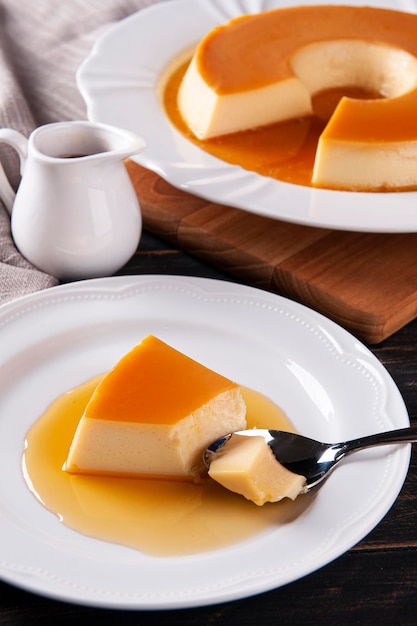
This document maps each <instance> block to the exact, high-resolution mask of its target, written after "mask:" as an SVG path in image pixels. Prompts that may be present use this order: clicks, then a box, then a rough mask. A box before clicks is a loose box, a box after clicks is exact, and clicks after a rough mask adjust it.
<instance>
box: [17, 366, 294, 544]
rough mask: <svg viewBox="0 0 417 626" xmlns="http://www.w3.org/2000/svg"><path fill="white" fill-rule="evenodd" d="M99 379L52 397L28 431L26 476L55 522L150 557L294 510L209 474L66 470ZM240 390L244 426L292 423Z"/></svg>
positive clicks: (233, 538)
mask: <svg viewBox="0 0 417 626" xmlns="http://www.w3.org/2000/svg"><path fill="white" fill-rule="evenodd" d="M99 380H100V377H98V378H95V379H93V380H90V381H88V382H86V383H84V384H83V385H81V386H80V387H76V388H75V389H73V390H71V391H68V392H67V393H65V394H63V395H62V396H60V397H59V398H57V399H56V400H55V401H54V402H53V403H52V404H51V405H50V406H49V407H48V409H47V410H46V412H45V413H44V414H43V415H42V416H41V417H40V418H39V419H38V420H37V421H36V422H35V424H34V425H33V426H32V427H31V428H30V430H29V432H28V433H27V437H26V442H25V451H24V455H23V471H24V475H25V478H26V481H27V483H28V485H29V488H30V489H31V491H32V492H33V493H34V495H35V496H36V497H37V498H38V500H39V501H40V502H41V503H42V504H43V506H44V507H45V508H47V509H48V510H49V511H51V512H52V513H54V514H55V515H56V516H57V517H58V519H59V520H60V521H61V522H62V523H64V524H65V525H67V526H68V527H70V528H72V529H74V530H76V531H78V532H80V533H82V534H84V535H88V536H90V537H94V538H96V539H101V540H104V541H108V542H112V543H116V544H122V545H125V546H128V547H130V548H134V549H137V550H140V551H141V552H144V553H147V554H149V555H152V556H178V555H189V554H195V553H198V552H203V551H207V550H213V549H217V548H221V547H223V546H227V545H231V544H233V543H236V542H239V541H242V540H244V539H245V538H247V537H250V536H253V535H254V534H256V533H258V532H261V531H262V530H264V529H266V528H268V527H271V526H273V525H277V524H281V523H285V522H286V521H288V520H289V519H291V518H292V517H293V516H294V510H295V509H294V504H295V503H293V502H286V501H283V502H280V503H279V504H269V505H264V506H263V507H257V506H256V505H255V504H253V503H252V502H248V501H247V500H245V499H244V498H243V497H242V496H239V495H236V494H233V493H231V492H229V491H227V490H226V489H224V488H223V487H221V486H220V485H218V484H217V483H215V482H214V481H212V480H211V479H207V480H206V481H204V482H203V483H201V484H199V485H194V484H189V483H182V482H177V481H163V480H147V479H139V478H138V479H135V478H115V477H108V476H87V475H74V474H69V473H66V472H65V471H64V470H63V469H62V467H63V465H64V463H65V460H66V458H67V454H68V450H69V447H70V444H71V441H72V438H73V435H74V432H75V429H76V427H77V424H78V422H79V420H80V418H81V415H82V413H83V411H84V408H85V406H86V404H87V402H88V400H89V399H90V396H91V394H92V392H93V390H94V389H95V387H96V386H97V383H98V381H99ZM242 393H243V395H244V398H245V401H246V404H247V409H248V413H247V421H248V426H249V427H253V426H258V427H262V428H277V429H286V430H292V431H293V430H294V428H293V427H292V425H291V423H290V422H289V420H288V418H287V417H286V416H285V414H284V413H283V412H282V410H281V409H280V408H279V407H277V406H276V405H275V404H273V403H272V402H271V401H270V400H269V399H267V398H265V397H264V396H262V395H260V394H258V393H256V392H254V391H251V390H249V389H245V388H243V389H242ZM256 416H259V417H256ZM261 416H262V417H261ZM296 508H297V507H296Z"/></svg>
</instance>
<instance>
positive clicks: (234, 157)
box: [163, 61, 381, 186]
mask: <svg viewBox="0 0 417 626" xmlns="http://www.w3.org/2000/svg"><path fill="white" fill-rule="evenodd" d="M188 63H189V61H187V62H186V63H183V64H182V65H180V67H179V68H177V69H176V70H174V71H173V72H172V73H171V75H170V76H169V77H168V79H167V81H166V83H165V87H164V89H163V102H164V107H165V110H166V113H167V115H168V117H169V119H170V120H171V122H172V123H173V124H174V126H175V127H176V128H177V129H178V130H179V131H180V132H181V133H182V134H183V135H184V136H185V137H186V138H187V139H188V140H189V141H191V142H193V143H194V144H196V145H197V146H199V147H200V148H201V149H202V150H205V151H206V152H209V153H210V154H212V155H213V156H216V157H218V158H219V159H222V160H223V161H226V162H227V163H231V164H233V165H240V166H242V167H243V168H245V169H247V170H250V171H253V172H256V173H258V174H262V175H263V176H269V177H271V178H275V179H277V180H281V181H283V182H287V183H293V184H297V185H303V186H311V176H312V172H313V165H314V158H315V155H316V149H317V142H318V140H319V137H320V135H321V133H322V132H323V130H324V128H325V126H326V124H327V122H328V120H329V119H330V117H331V115H332V113H333V111H334V109H335V107H336V105H337V103H338V102H339V100H340V98H341V97H342V96H349V97H351V98H357V99H361V98H362V99H364V98H367V99H371V98H380V97H381V95H380V94H379V93H374V92H369V91H366V90H364V89H361V88H358V87H343V88H334V89H328V90H325V91H322V92H320V93H318V94H317V95H316V96H314V97H313V110H314V115H312V116H308V117H301V118H297V119H293V120H289V121H287V122H280V123H278V124H271V125H268V126H264V127H262V128H257V129H253V130H248V131H242V132H239V133H233V134H230V135H223V136H221V137H216V138H213V139H205V140H202V141H201V140H199V139H197V138H196V137H195V136H194V135H193V133H192V132H191V131H190V130H189V128H188V127H187V125H186V124H185V122H184V120H183V119H182V117H181V114H180V112H179V110H178V106H177V95H178V89H179V86H180V84H181V81H182V78H183V76H184V74H185V71H186V69H187V66H188Z"/></svg>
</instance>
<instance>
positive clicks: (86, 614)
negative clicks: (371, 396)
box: [0, 233, 417, 626]
mask: <svg viewBox="0 0 417 626" xmlns="http://www.w3.org/2000/svg"><path fill="white" fill-rule="evenodd" d="M120 274H182V275H192V276H205V277H209V278H223V279H224V278H226V279H231V278H230V277H228V276H225V275H224V274H221V273H220V272H218V271H216V270H215V269H213V268H211V267H209V266H207V265H205V264H203V263H201V262H200V261H198V260H197V259H195V258H192V257H190V256H189V255H187V254H184V253H182V252H181V251H179V250H175V249H172V248H171V247H170V246H168V245H166V244H164V243H163V242H161V241H159V240H157V239H155V238H154V237H152V236H151V235H149V234H147V233H144V235H143V237H142V241H141V244H140V247H139V250H138V252H137V254H136V255H135V257H134V258H133V259H132V260H131V262H130V263H129V264H128V265H127V266H126V267H125V268H124V269H123V271H121V272H120ZM370 348H371V350H372V352H374V353H375V354H376V355H377V357H378V358H379V359H380V360H381V361H382V363H383V364H384V365H385V367H386V368H387V370H388V371H389V372H390V373H391V375H392V377H393V378H394V380H395V382H396V383H397V385H398V387H399V389H400V391H401V393H402V394H403V397H404V399H405V402H406V405H407V407H408V410H409V413H410V418H411V420H412V422H415V423H417V421H416V420H417V320H416V321H414V322H411V323H410V324H409V325H408V326H406V327H405V328H403V329H402V330H400V331H399V332H397V333H396V334H395V335H393V336H392V337H391V338H389V339H387V340H386V341H384V342H383V343H382V344H380V345H378V346H371V347H370ZM416 481H417V461H416V455H414V456H413V458H412V461H411V466H410V471H409V474H408V477H407V480H406V482H405V485H404V487H403V489H402V492H401V494H400V496H399V498H398V499H397V501H396V503H395V504H394V506H393V507H392V509H391V511H390V512H389V513H388V515H387V516H386V517H385V518H384V520H383V521H382V522H381V523H380V524H379V526H378V527H377V528H375V529H374V530H373V532H372V533H370V535H368V536H367V537H366V538H365V539H364V540H363V541H361V542H360V543H359V544H358V545H356V546H355V547H354V548H353V549H351V550H350V551H349V552H348V553H347V554H345V555H343V556H342V557H340V558H339V559H337V560H336V561H334V562H333V563H331V564H329V565H327V566H326V567H324V568H322V569H321V570H319V571H317V572H315V573H314V574H312V575H310V576H308V577H306V578H304V579H302V580H299V581H297V582H295V583H292V584H290V585H288V586H286V587H282V588H280V589H276V590H274V591H270V592H268V593H265V594H262V595H259V596H255V597H252V598H248V599H245V600H240V601H236V602H230V603H227V604H220V605H215V606H209V607H203V608H198V609H187V610H178V611H162V612H148V611H143V612H142V611H112V610H104V609H95V608H88V607H82V606H77V605H72V604H66V603H61V602H57V601H53V600H49V599H47V598H43V597H38V596H36V595H33V594H31V593H28V592H26V591H22V590H20V589H17V588H14V587H12V586H10V585H7V584H2V583H0V594H1V600H0V624H1V626H6V625H7V626H9V625H10V626H18V625H25V626H36V625H38V624H39V625H40V624H42V625H45V626H47V625H49V624H60V626H65V625H66V624H76V623H79V624H86V623H88V621H90V620H93V622H94V624H97V626H102V625H103V624H115V625H117V626H123V625H125V624H126V625H127V624H129V625H138V626H148V625H155V626H156V625H158V626H165V625H167V626H168V625H169V626H173V625H180V624H181V626H189V625H195V626H197V625H198V626H201V625H204V626H205V625H209V624H216V625H223V624H224V625H230V624H232V625H238V624H239V626H249V625H250V626H253V625H258V624H259V625H271V626H275V625H278V624H282V625H284V626H287V625H290V626H292V625H297V624H303V626H308V625H310V624H315V625H317V626H318V625H320V626H326V625H333V624H335V625H337V624H341V625H342V626H344V625H347V624H355V625H356V626H372V625H373V624H378V625H381V624H387V625H388V624H389V625H390V626H391V625H392V624H401V626H406V625H413V626H414V625H415V624H417V488H416ZM0 545H1V538H0ZM0 558H1V554H0Z"/></svg>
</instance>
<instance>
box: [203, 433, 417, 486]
mask: <svg viewBox="0 0 417 626" xmlns="http://www.w3.org/2000/svg"><path fill="white" fill-rule="evenodd" d="M234 434H237V435H247V436H260V435H261V436H262V437H264V438H265V441H266V442H267V444H268V445H269V446H270V448H271V449H272V452H273V453H274V455H275V458H276V459H277V460H278V461H279V462H280V463H281V465H283V466H284V467H286V468H287V469H289V470H290V471H291V472H294V474H300V475H301V476H305V478H306V491H309V490H310V489H312V488H313V487H315V486H316V485H318V484H319V483H321V482H322V481H323V480H324V479H325V478H327V476H328V474H329V472H330V471H331V470H332V469H334V467H335V466H336V465H337V464H338V463H339V462H340V461H341V460H342V459H343V458H344V457H345V456H347V455H348V454H351V453H352V452H356V451H357V450H362V449H364V448H371V447H374V446H382V445H388V444H392V443H412V442H417V427H411V428H401V429H399V430H391V431H388V432H383V433H377V434H375V435H369V436H367V437H359V438H358V439H352V440H350V441H342V442H340V443H322V442H320V441H315V440H314V439H309V438H308V437H303V436H302V435H296V434H294V433H287V432H284V431H282V430H266V429H264V428H252V429H251V430H241V431H238V432H236V433H229V434H227V435H224V436H223V437H221V438H220V439H217V440H216V441H214V442H213V443H212V444H211V445H210V446H208V448H207V449H206V450H205V452H204V463H205V464H206V466H207V467H209V466H210V463H211V461H212V460H213V458H214V457H215V455H216V454H217V453H218V452H219V451H220V449H221V448H222V446H223V445H224V444H225V443H226V441H228V440H229V439H230V437H233V435H234Z"/></svg>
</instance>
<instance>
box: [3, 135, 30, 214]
mask: <svg viewBox="0 0 417 626" xmlns="http://www.w3.org/2000/svg"><path fill="white" fill-rule="evenodd" d="M1 142H3V143H6V144H8V145H9V146H11V147H12V148H14V149H15V150H16V152H17V154H18V155H19V161H20V175H23V170H24V166H25V163H26V159H27V152H28V140H27V139H26V137H24V136H23V135H22V134H21V133H19V132H18V131H17V130H13V129H12V128H0V143H1ZM15 197H16V194H15V192H14V189H13V187H12V186H11V184H10V182H9V180H8V178H7V176H6V174H5V171H4V169H3V166H2V164H1V163H0V200H2V202H3V203H4V206H5V207H6V209H7V210H8V212H9V213H10V215H11V214H12V210H13V204H14V200H15Z"/></svg>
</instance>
